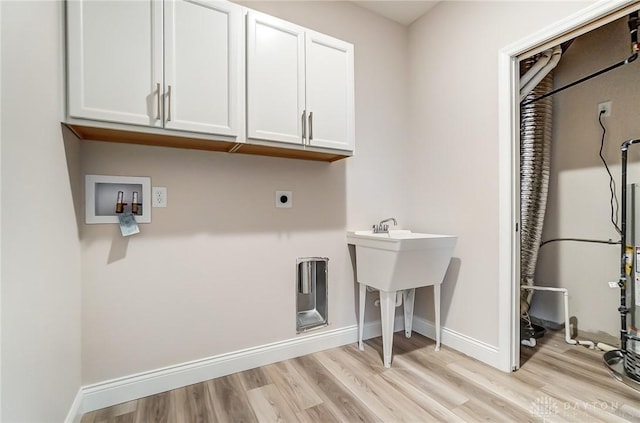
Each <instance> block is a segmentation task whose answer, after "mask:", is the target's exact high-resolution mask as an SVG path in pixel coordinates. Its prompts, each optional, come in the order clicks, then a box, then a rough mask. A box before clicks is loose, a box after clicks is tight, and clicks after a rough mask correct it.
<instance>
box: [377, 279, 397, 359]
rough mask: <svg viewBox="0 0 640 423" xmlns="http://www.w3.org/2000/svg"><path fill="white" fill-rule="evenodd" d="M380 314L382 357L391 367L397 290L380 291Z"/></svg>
mask: <svg viewBox="0 0 640 423" xmlns="http://www.w3.org/2000/svg"><path fill="white" fill-rule="evenodd" d="M380 314H381V320H382V357H383V363H384V367H386V368H390V367H391V353H392V349H393V320H394V318H395V315H396V291H391V292H387V291H380Z"/></svg>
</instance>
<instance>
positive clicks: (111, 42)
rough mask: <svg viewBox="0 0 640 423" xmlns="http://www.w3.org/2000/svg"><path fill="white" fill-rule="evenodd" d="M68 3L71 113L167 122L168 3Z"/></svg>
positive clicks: (105, 118) (153, 123)
mask: <svg viewBox="0 0 640 423" xmlns="http://www.w3.org/2000/svg"><path fill="white" fill-rule="evenodd" d="M67 5H68V8H67V12H68V16H67V30H68V33H67V39H68V51H67V54H68V84H69V97H68V101H69V115H70V116H72V117H80V118H88V119H96V120H103V121H110V122H121V123H132V124H136V125H147V126H161V125H162V121H161V120H159V119H156V116H157V115H158V113H159V111H158V108H157V105H158V99H159V96H160V95H161V91H159V90H158V85H157V84H158V83H162V3H158V2H156V1H115V2H114V1H87V0H85V1H80V0H72V1H69V2H68V3H67Z"/></svg>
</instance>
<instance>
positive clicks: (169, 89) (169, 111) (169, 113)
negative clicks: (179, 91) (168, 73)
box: [167, 85, 171, 122]
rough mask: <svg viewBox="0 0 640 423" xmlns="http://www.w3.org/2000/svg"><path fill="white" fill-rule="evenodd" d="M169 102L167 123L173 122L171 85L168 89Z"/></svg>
mask: <svg viewBox="0 0 640 423" xmlns="http://www.w3.org/2000/svg"><path fill="white" fill-rule="evenodd" d="M167 100H168V103H169V104H168V105H167V122H169V121H170V120H171V85H169V86H168V87H167Z"/></svg>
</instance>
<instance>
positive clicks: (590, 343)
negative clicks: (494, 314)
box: [520, 285, 595, 349]
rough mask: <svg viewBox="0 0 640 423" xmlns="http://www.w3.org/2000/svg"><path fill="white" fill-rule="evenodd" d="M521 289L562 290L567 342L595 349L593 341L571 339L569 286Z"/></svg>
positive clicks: (524, 287)
mask: <svg viewBox="0 0 640 423" xmlns="http://www.w3.org/2000/svg"><path fill="white" fill-rule="evenodd" d="M520 289H530V290H533V291H554V292H562V296H563V299H564V340H565V341H566V342H567V344H571V345H576V344H578V345H588V346H589V348H591V349H594V348H595V344H594V343H593V341H578V340H577V339H571V330H570V329H569V290H568V289H567V288H554V287H550V286H530V285H525V286H521V287H520Z"/></svg>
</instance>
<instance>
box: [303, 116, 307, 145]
mask: <svg viewBox="0 0 640 423" xmlns="http://www.w3.org/2000/svg"><path fill="white" fill-rule="evenodd" d="M306 138H307V111H306V110H303V111H302V143H303V144H304V141H305V139H306Z"/></svg>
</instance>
